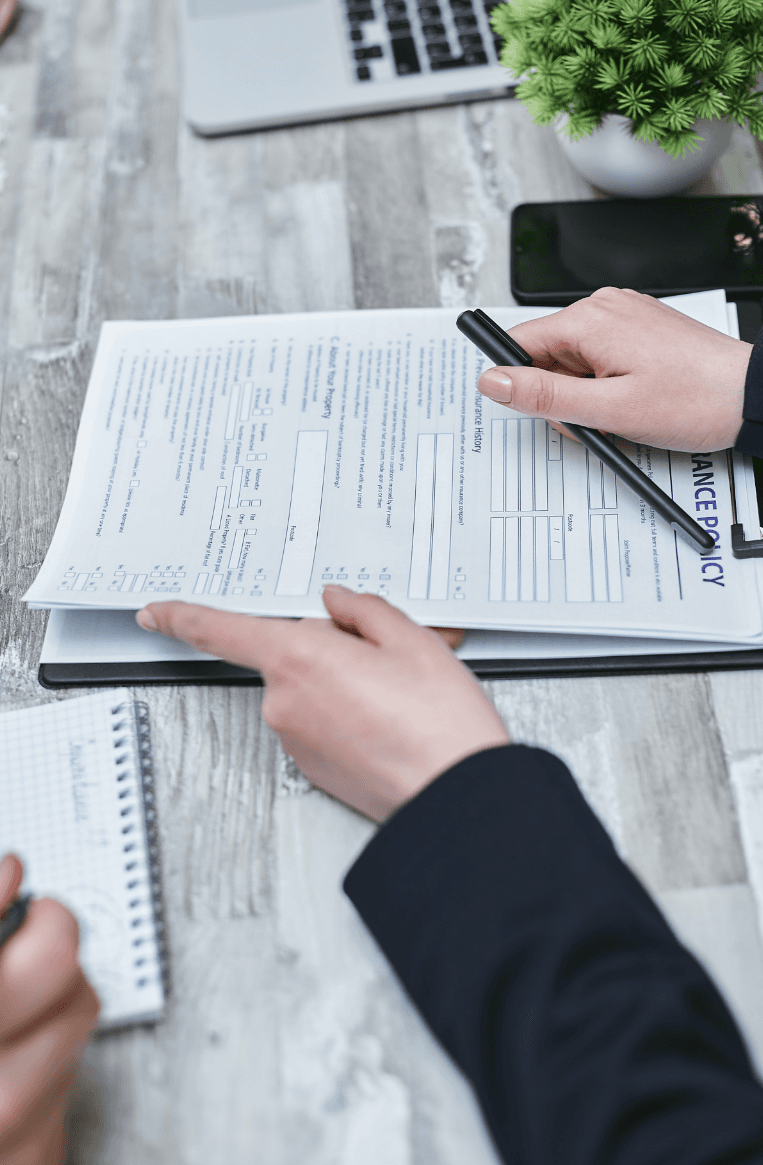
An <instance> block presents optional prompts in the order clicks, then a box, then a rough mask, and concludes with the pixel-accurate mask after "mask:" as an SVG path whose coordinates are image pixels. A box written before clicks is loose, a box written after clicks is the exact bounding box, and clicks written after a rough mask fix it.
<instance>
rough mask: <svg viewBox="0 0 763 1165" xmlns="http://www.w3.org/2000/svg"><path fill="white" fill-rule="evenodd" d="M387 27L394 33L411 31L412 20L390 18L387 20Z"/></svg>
mask: <svg viewBox="0 0 763 1165" xmlns="http://www.w3.org/2000/svg"><path fill="white" fill-rule="evenodd" d="M387 28H388V29H389V31H390V32H392V33H395V32H410V31H411V22H410V20H388V21H387Z"/></svg>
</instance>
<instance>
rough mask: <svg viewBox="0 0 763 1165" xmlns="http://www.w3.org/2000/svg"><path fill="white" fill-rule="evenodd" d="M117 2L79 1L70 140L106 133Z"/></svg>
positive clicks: (70, 114)
mask: <svg viewBox="0 0 763 1165" xmlns="http://www.w3.org/2000/svg"><path fill="white" fill-rule="evenodd" d="M117 3H118V0H78V3H77V25H76V30H75V39H74V47H73V52H72V67H71V76H70V78H69V113H68V118H69V129H70V132H71V135H72V137H76V138H88V139H94V138H101V137H102V136H103V134H104V133H105V130H106V118H107V116H108V99H109V93H110V87H111V86H110V82H111V78H112V74H113V71H114V66H115V63H116V61H117V59H118V55H119V49H118V47H117V45H116V44H115V34H116V32H117V29H118V22H117Z"/></svg>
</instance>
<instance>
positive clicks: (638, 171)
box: [556, 113, 733, 198]
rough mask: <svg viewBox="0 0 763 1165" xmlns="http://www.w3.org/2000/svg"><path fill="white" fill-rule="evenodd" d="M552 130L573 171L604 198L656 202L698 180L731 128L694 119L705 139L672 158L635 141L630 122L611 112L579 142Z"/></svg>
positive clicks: (560, 130)
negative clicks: (616, 197)
mask: <svg viewBox="0 0 763 1165" xmlns="http://www.w3.org/2000/svg"><path fill="white" fill-rule="evenodd" d="M563 125H564V123H562V124H560V125H559V126H558V127H557V129H556V135H557V141H558V142H559V145H560V146H561V147H562V149H563V150H564V152H565V154H566V155H567V157H568V158H569V160H570V161H571V162H572V164H573V166H574V167H575V169H576V170H579V171H580V173H581V174H582V175H583V177H584V178H587V179H588V181H589V182H591V183H593V185H594V186H598V187H599V188H600V189H601V190H605V191H606V192H607V194H618V195H620V196H621V197H626V198H659V197H660V196H661V195H663V194H676V193H677V192H678V191H679V190H685V189H686V187H687V186H691V185H692V183H694V182H697V181H698V180H699V179H700V178H701V177H702V175H703V174H704V173H706V171H707V170H709V169H710V167H711V166H714V165H715V163H716V162H717V161H718V159H719V158H720V156H721V154H722V153H723V152H724V150H726V149H727V148H728V145H729V142H730V141H731V131H732V128H733V127H732V125H731V124H730V123H729V122H726V121H717V120H713V121H698V122H697V124H696V126H695V129H696V131H697V133H699V134H701V135H702V137H703V139H704V140H703V141H701V142H700V144H699V148H698V149H697V150H695V151H694V152H693V153H690V152H689V151H688V150H687V152H686V154H685V155H684V156H683V158H673V157H671V155H670V154H668V153H667V152H666V151H665V150H663V149H661V148H660V146H658V145H656V144H655V143H654V142H640V141H637V139H636V138H634V137H633V136H632V135H631V133H630V125H631V123H630V121H629V120H628V118H627V117H621V115H620V114H619V113H609V114H607V116H606V117H605V118H604V121H603V124H602V125H601V126H600V127H599V129H595V130H594V131H593V133H592V134H590V135H589V136H588V137H586V138H581V139H580V140H579V141H576V142H574V141H572V139H571V138H568V137H567V135H566V133H564V132H563Z"/></svg>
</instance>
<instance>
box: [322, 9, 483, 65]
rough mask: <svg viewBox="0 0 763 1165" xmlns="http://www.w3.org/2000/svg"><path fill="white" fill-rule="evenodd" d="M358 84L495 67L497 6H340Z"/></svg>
mask: <svg viewBox="0 0 763 1165" xmlns="http://www.w3.org/2000/svg"><path fill="white" fill-rule="evenodd" d="M340 2H341V4H342V6H343V7H344V12H345V17H346V21H347V34H348V39H349V48H350V53H351V57H352V65H353V68H354V70H355V76H356V78H357V80H358V81H389V80H392V79H393V78H395V77H410V76H411V75H413V74H415V73H440V72H443V71H445V70H448V69H462V68H466V67H473V66H475V65H495V64H497V63H498V62H499V59H500V52H501V42H500V41H499V40H497V39H496V38H495V36H494V35H493V30H492V29H491V27H490V13H491V11H492V10H493V8H495V7H496V6H497V4H498V3H499V2H500V0H340Z"/></svg>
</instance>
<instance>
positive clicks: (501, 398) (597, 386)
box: [477, 367, 641, 436]
mask: <svg viewBox="0 0 763 1165" xmlns="http://www.w3.org/2000/svg"><path fill="white" fill-rule="evenodd" d="M477 387H478V388H479V390H480V392H481V393H482V394H483V396H487V397H490V399H491V400H494V401H497V402H498V404H503V405H507V406H508V407H509V408H512V409H516V411H517V412H518V413H527V415H528V416H531V417H544V418H546V420H553V421H561V422H564V421H569V422H571V423H572V424H573V425H587V426H589V427H590V428H592V429H601V431H602V432H605V433H619V434H621V435H623V436H626V435H627V434H628V432H629V430H632V429H634V428H636V427H637V426H638V423H639V421H640V420H641V417H640V415H639V413H640V409H639V407H638V403H637V402H638V394H637V393H636V392H635V388H636V379H635V377H633V376H601V377H588V376H565V375H564V374H563V373H559V372H548V371H547V370H546V369H545V368H534V367H533V368H489V369H488V370H487V372H483V373H482V376H481V377H480V378H479V382H478V385H477Z"/></svg>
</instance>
